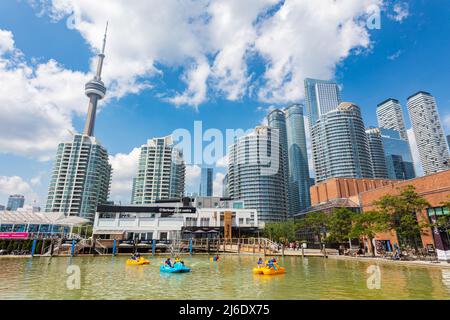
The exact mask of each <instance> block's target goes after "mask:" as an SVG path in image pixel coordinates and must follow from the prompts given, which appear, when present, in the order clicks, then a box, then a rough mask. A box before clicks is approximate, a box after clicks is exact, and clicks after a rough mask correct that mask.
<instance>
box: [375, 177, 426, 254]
mask: <svg viewBox="0 0 450 320" xmlns="http://www.w3.org/2000/svg"><path fill="white" fill-rule="evenodd" d="M374 204H375V205H376V206H377V207H378V209H379V211H380V213H382V214H387V215H388V216H389V228H390V229H393V230H395V231H396V232H397V234H398V235H399V238H401V239H404V240H405V241H406V242H407V244H409V245H412V246H414V247H416V248H417V244H416V239H417V238H418V236H420V234H421V232H422V230H423V229H424V228H427V227H430V225H429V224H428V223H426V222H423V221H418V220H417V217H416V214H417V213H419V212H421V211H422V210H424V209H426V208H427V207H430V204H429V203H428V202H427V201H426V200H425V199H424V198H422V197H421V196H420V195H419V194H418V193H417V192H416V190H415V188H414V186H411V185H409V186H407V187H405V188H404V189H400V193H399V194H398V195H386V196H383V197H382V198H380V199H379V200H378V201H376V202H375V203H374Z"/></svg>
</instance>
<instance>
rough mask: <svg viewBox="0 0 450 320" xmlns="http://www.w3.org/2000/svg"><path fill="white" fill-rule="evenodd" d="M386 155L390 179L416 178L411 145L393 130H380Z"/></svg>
mask: <svg viewBox="0 0 450 320" xmlns="http://www.w3.org/2000/svg"><path fill="white" fill-rule="evenodd" d="M380 134H381V139H382V140H383V148H384V154H385V157H386V165H387V169H388V178H389V179H395V180H409V179H414V178H415V177H416V173H415V170H414V162H413V159H412V156H411V151H410V148H409V143H408V141H407V140H403V139H402V138H401V137H400V132H398V131H396V130H393V129H385V128H380Z"/></svg>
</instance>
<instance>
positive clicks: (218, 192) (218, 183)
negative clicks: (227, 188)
mask: <svg viewBox="0 0 450 320" xmlns="http://www.w3.org/2000/svg"><path fill="white" fill-rule="evenodd" d="M223 178H225V174H223V173H221V172H217V173H216V175H215V177H214V181H213V191H214V196H215V197H221V196H222V195H223Z"/></svg>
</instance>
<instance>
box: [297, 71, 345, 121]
mask: <svg viewBox="0 0 450 320" xmlns="http://www.w3.org/2000/svg"><path fill="white" fill-rule="evenodd" d="M305 99H306V110H307V114H308V119H309V125H310V127H311V128H312V126H313V125H314V124H315V123H316V121H317V120H319V118H320V116H321V115H324V114H326V113H327V112H328V111H331V110H334V109H336V108H337V107H338V106H339V104H340V103H341V102H342V99H341V93H340V90H339V86H338V85H337V83H335V82H333V81H325V80H316V79H305Z"/></svg>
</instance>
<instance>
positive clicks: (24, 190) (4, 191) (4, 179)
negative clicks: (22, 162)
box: [0, 176, 39, 206]
mask: <svg viewBox="0 0 450 320" xmlns="http://www.w3.org/2000/svg"><path fill="white" fill-rule="evenodd" d="M11 194H21V195H24V196H25V202H26V203H33V202H34V201H36V202H39V197H38V195H37V194H36V193H35V192H34V191H33V189H32V188H31V186H30V183H28V182H27V181H25V180H24V179H22V178H21V177H18V176H13V177H8V176H0V196H1V198H2V199H5V200H6V199H7V198H8V197H9V196H10V195H11ZM2 204H3V203H2ZM3 205H5V206H6V202H5V203H4V204H3Z"/></svg>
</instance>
